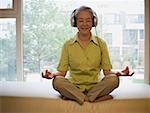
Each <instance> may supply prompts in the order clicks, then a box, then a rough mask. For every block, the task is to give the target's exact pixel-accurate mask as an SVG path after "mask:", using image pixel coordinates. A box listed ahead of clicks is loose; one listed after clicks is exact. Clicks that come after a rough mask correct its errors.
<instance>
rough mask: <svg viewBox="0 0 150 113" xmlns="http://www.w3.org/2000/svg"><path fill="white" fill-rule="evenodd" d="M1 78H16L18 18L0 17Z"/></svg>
mask: <svg viewBox="0 0 150 113" xmlns="http://www.w3.org/2000/svg"><path fill="white" fill-rule="evenodd" d="M0 34H1V35H0V80H16V19H15V18H3V19H2V18H1V19H0Z"/></svg>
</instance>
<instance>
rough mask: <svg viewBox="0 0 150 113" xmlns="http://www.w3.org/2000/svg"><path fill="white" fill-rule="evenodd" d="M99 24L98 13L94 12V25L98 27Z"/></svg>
mask: <svg viewBox="0 0 150 113" xmlns="http://www.w3.org/2000/svg"><path fill="white" fill-rule="evenodd" d="M97 24H98V18H97V14H96V13H95V12H93V27H96V26H97Z"/></svg>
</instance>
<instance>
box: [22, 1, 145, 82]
mask: <svg viewBox="0 0 150 113" xmlns="http://www.w3.org/2000/svg"><path fill="white" fill-rule="evenodd" d="M85 1H86V2H85ZM81 5H86V6H89V7H91V8H92V9H94V11H95V12H96V13H97V16H98V26H97V27H96V30H95V28H93V29H92V33H93V34H94V35H98V36H99V37H101V38H103V39H104V40H105V41H106V42H107V44H108V47H109V51H110V57H111V62H112V65H113V69H116V70H118V69H122V68H124V65H129V67H131V68H132V69H133V70H134V71H136V74H137V75H139V76H140V77H141V78H144V65H143V62H144V49H142V48H141V47H144V0H101V1H100V2H99V0H94V1H91V0H84V1H82V0H81V1H79V0H73V1H71V0H61V1H58V0H45V1H43V0H33V1H31V0H23V13H24V17H23V18H24V19H23V20H24V22H23V23H24V25H23V32H24V74H25V77H27V78H31V79H32V80H35V78H36V79H39V78H40V73H41V71H42V70H43V69H45V68H48V69H50V70H52V71H55V70H56V67H57V65H58V61H59V56H60V51H61V48H62V45H63V44H64V42H65V41H66V40H67V39H69V38H71V37H73V36H74V35H75V33H76V31H77V30H76V29H75V28H72V27H71V25H70V15H71V13H72V11H73V10H74V9H75V8H77V7H79V6H81ZM110 9H111V10H110ZM96 31H97V33H96ZM133 47H134V49H132V48H133ZM131 50H132V51H131ZM127 57H129V58H127ZM132 62H134V63H132ZM139 68H140V70H142V71H140V72H142V73H139V72H138V70H139Z"/></svg>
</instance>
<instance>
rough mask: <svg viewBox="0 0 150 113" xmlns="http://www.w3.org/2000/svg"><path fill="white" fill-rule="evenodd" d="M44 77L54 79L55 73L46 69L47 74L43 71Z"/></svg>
mask: <svg viewBox="0 0 150 113" xmlns="http://www.w3.org/2000/svg"><path fill="white" fill-rule="evenodd" d="M42 77H43V78H46V79H52V78H53V77H54V74H53V73H52V72H50V71H48V70H45V74H44V73H43V72H42Z"/></svg>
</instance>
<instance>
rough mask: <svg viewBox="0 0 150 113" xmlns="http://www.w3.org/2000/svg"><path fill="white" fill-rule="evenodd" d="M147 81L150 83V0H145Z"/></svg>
mask: <svg viewBox="0 0 150 113" xmlns="http://www.w3.org/2000/svg"><path fill="white" fill-rule="evenodd" d="M144 79H145V82H146V83H148V84H150V2H149V0H145V77H144Z"/></svg>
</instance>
